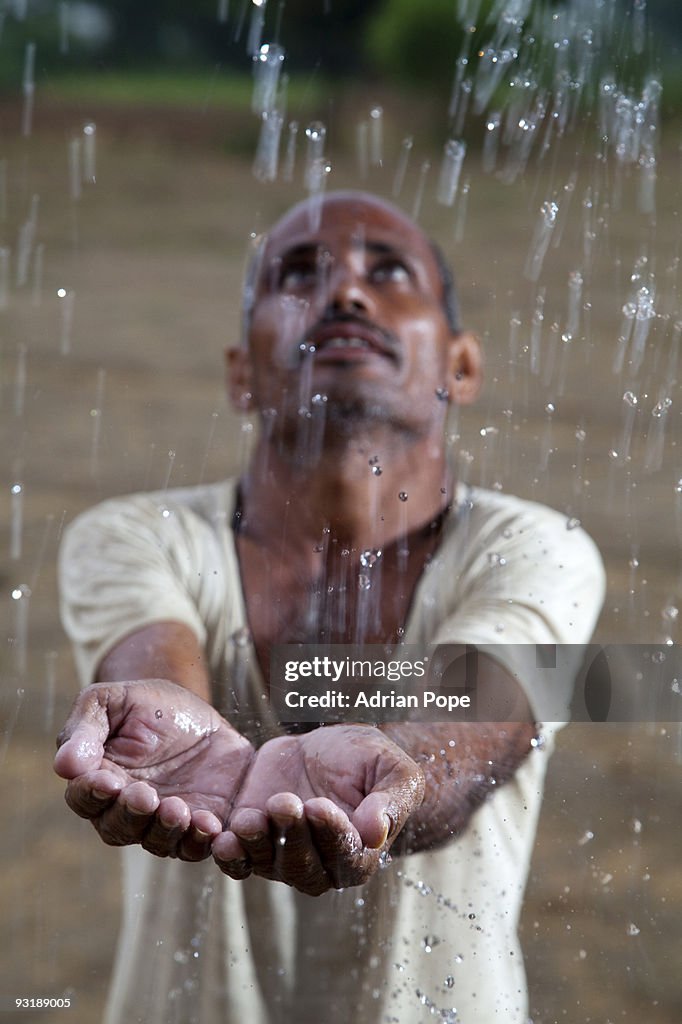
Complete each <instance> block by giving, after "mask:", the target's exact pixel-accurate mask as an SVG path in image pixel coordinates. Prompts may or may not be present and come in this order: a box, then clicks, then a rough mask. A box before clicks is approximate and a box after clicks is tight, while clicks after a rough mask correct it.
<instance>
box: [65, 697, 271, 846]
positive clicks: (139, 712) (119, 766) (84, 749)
mask: <svg viewBox="0 0 682 1024" xmlns="http://www.w3.org/2000/svg"><path fill="white" fill-rule="evenodd" d="M60 744H61V746H60V749H59V751H58V753H57V757H56V760H55V768H56V771H57V772H58V774H59V775H62V776H63V777H64V778H66V779H69V780H70V781H69V785H68V787H67V793H66V799H67V802H68V804H69V806H70V807H71V808H72V809H73V810H74V811H76V813H77V814H79V815H80V816H81V817H84V818H89V819H90V820H91V821H92V822H93V824H94V826H95V828H96V829H97V831H98V832H99V833H100V835H101V836H102V838H103V839H104V840H105V841H106V842H108V843H111V844H113V845H128V844H131V843H141V844H142V845H143V846H144V847H145V848H146V849H148V850H150V851H151V852H153V853H157V854H159V855H161V856H166V855H177V856H181V857H184V858H186V859H190V860H196V859H200V858H201V857H205V856H207V855H208V852H209V846H210V840H211V838H213V837H214V836H215V835H216V834H218V833H219V832H220V830H221V828H222V827H223V825H224V823H225V821H226V820H227V817H228V815H229V813H230V810H231V808H232V805H233V803H234V799H235V796H236V794H237V792H238V791H239V787H240V785H241V782H242V779H243V777H244V774H245V772H246V770H247V768H248V766H249V764H250V761H251V759H252V756H253V750H252V748H251V744H250V743H249V742H248V741H247V740H246V739H244V737H243V736H240V734H239V733H237V732H236V731H235V730H234V729H233V728H232V727H231V726H230V725H229V724H228V723H227V722H226V721H225V720H224V719H223V718H221V716H220V715H219V714H218V713H217V711H215V709H214V708H212V707H211V706H210V705H209V704H207V703H206V702H205V701H203V700H201V698H200V697H198V696H196V695H195V694H193V693H191V692H190V691H188V690H186V689H184V688H183V687H180V686H176V685H174V684H173V683H169V682H167V681H165V680H144V681H139V682H134V683H111V684H107V683H102V684H98V685H95V686H91V687H89V688H88V689H87V690H86V691H84V692H83V693H82V694H81V695H80V697H79V698H78V699H77V701H76V704H75V706H74V709H73V711H72V712H71V715H70V716H69V719H68V721H67V723H66V726H65V728H64V731H63V733H62V735H61V737H60Z"/></svg>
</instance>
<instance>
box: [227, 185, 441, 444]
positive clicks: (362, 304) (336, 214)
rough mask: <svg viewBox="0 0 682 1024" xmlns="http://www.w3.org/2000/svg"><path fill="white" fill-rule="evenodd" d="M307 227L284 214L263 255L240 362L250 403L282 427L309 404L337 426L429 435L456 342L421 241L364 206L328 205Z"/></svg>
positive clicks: (351, 200)
mask: <svg viewBox="0 0 682 1024" xmlns="http://www.w3.org/2000/svg"><path fill="white" fill-rule="evenodd" d="M312 219H313V217H312V211H311V207H310V205H302V206H299V207H296V208H295V209H294V210H293V211H291V213H289V214H288V215H286V216H285V217H284V218H283V219H282V220H281V221H280V222H279V223H278V224H277V225H276V226H275V227H274V229H273V230H272V232H271V234H270V235H269V237H268V239H267V242H266V244H265V248H264V252H263V257H262V263H261V266H260V273H259V277H258V282H257V285H256V292H255V301H254V306H253V311H252V316H251V321H250V325H249V335H248V354H246V355H245V356H244V358H246V359H247V360H248V377H249V390H250V392H251V394H252V396H253V399H252V401H253V404H255V406H256V407H257V408H258V409H259V410H260V411H261V412H262V411H263V410H265V409H270V410H275V411H276V413H277V416H278V418H280V419H281V420H282V421H285V422H286V421H287V420H291V418H292V417H297V416H300V415H301V413H300V412H299V410H300V409H304V410H305V409H307V408H308V407H310V403H311V401H316V402H317V403H318V404H319V403H320V402H322V403H324V408H325V409H326V411H327V414H328V416H329V417H330V418H335V419H337V420H343V419H345V420H353V421H357V420H363V419H364V420H367V421H375V422H377V421H381V422H386V423H392V424H393V425H395V426H396V427H398V428H400V429H403V430H406V431H408V432H414V433H417V434H424V433H427V434H428V433H431V432H432V431H434V430H441V429H442V424H443V421H444V415H445V409H446V405H447V401H446V399H447V394H448V392H449V391H450V388H451V384H452V377H453V376H454V369H453V366H454V362H453V346H454V345H455V344H456V339H454V338H453V336H452V333H451V331H450V329H449V326H448V323H447V318H446V314H445V310H444V308H443V287H442V282H441V279H440V275H439V271H438V266H437V263H436V259H435V256H434V254H433V251H432V249H431V246H430V244H429V242H428V241H427V239H426V238H425V237H424V235H423V234H422V232H421V230H420V229H419V228H418V227H417V226H416V225H415V224H413V223H412V222H411V221H410V220H408V219H407V218H406V217H404V216H403V215H402V214H400V213H399V212H398V211H397V210H395V209H393V208H392V207H390V206H388V205H385V204H384V203H382V202H381V201H380V200H378V199H374V198H373V197H370V196H361V195H358V196H355V195H350V196H349V195H347V194H346V195H344V194H340V195H335V196H334V195H333V196H330V197H328V199H327V200H326V201H325V202H324V204H323V206H322V210H321V216H320V217H319V223H317V224H311V221H312ZM313 396H319V397H318V398H317V399H313ZM270 415H271V416H272V415H273V414H272V413H270Z"/></svg>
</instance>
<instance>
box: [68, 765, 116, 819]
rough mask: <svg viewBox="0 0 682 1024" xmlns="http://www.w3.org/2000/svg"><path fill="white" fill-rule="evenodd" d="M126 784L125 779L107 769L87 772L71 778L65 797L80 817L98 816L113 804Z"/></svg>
mask: <svg viewBox="0 0 682 1024" xmlns="http://www.w3.org/2000/svg"><path fill="white" fill-rule="evenodd" d="M124 786H125V781H124V780H123V779H121V778H119V777H117V776H116V775H115V774H114V773H113V772H111V771H107V770H106V769H104V770H102V771H95V772H87V773H86V774H85V775H79V776H78V777H77V778H75V779H71V781H70V782H69V783H68V785H67V787H66V792H65V794H64V799H65V800H66V802H67V804H68V805H69V807H70V808H71V810H72V811H75V813H76V814H77V815H78V816H79V817H81V818H97V817H99V815H100V814H102V812H103V811H105V810H106V809H107V808H108V807H110V806H111V804H112V803H113V802H114V800H115V799H116V798H117V796H118V795H119V793H120V792H121V790H122V789H123V788H124Z"/></svg>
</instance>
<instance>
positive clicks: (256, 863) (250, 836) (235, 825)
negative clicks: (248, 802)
mask: <svg viewBox="0 0 682 1024" xmlns="http://www.w3.org/2000/svg"><path fill="white" fill-rule="evenodd" d="M230 828H231V829H232V831H233V832H234V834H235V835H236V837H237V839H238V840H239V842H240V843H241V845H242V846H243V848H244V852H245V853H246V855H247V857H248V859H249V862H250V863H251V867H252V869H253V871H254V872H255V874H257V875H262V877H263V878H274V877H275V875H274V867H275V851H274V848H273V845H272V838H271V836H270V824H269V821H268V817H267V815H266V814H264V813H263V811H259V810H257V809H256V808H254V807H241V808H240V809H239V810H238V811H235V813H234V814H233V815H232V817H231V818H230Z"/></svg>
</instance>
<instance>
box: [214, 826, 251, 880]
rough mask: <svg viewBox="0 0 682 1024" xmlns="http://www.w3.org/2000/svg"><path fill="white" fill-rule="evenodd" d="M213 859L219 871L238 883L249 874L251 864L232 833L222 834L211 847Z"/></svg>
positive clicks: (229, 831)
mask: <svg viewBox="0 0 682 1024" xmlns="http://www.w3.org/2000/svg"><path fill="white" fill-rule="evenodd" d="M211 853H212V854H213V859H214V861H215V862H216V864H217V865H218V867H219V868H220V870H221V871H222V872H223V873H224V874H226V875H229V876H230V878H234V879H236V880H237V881H238V882H239V881H241V880H242V879H244V878H248V877H249V875H250V874H251V863H250V861H249V858H248V857H247V855H246V851H245V850H244V847H243V846H242V844H241V843H240V842H239V840H238V839H237V837H236V835H235V834H234V832H232V831H231V830H228V831H227V832H222V833H221V834H220V835H219V836H218V837H217V839H216V840H215V841H214V843H213V846H212V847H211Z"/></svg>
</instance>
